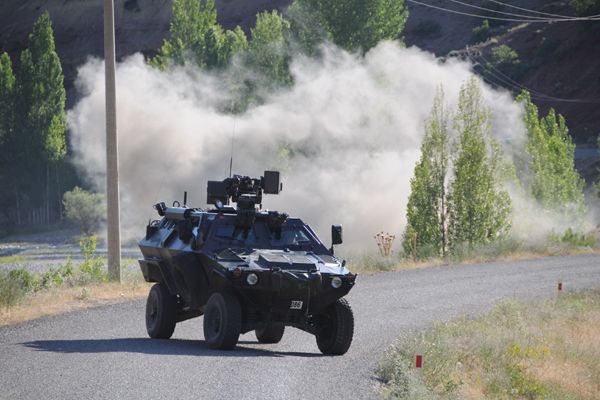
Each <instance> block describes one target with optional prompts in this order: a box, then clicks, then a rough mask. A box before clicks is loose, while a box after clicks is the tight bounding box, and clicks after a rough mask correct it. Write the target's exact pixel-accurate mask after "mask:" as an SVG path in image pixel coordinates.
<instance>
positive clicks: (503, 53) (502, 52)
mask: <svg viewBox="0 0 600 400" xmlns="http://www.w3.org/2000/svg"><path fill="white" fill-rule="evenodd" d="M492 62H493V63H494V65H496V66H501V65H515V64H518V63H519V62H520V61H519V54H518V53H517V52H516V51H515V50H513V49H511V48H510V47H509V46H507V45H505V44H502V45H500V46H497V47H494V48H493V49H492Z"/></svg>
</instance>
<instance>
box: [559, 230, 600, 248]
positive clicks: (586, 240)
mask: <svg viewBox="0 0 600 400" xmlns="http://www.w3.org/2000/svg"><path fill="white" fill-rule="evenodd" d="M550 241H552V242H554V243H565V244H568V245H569V246H573V247H593V246H594V245H595V244H596V238H595V237H594V235H586V234H585V233H580V232H576V231H574V230H573V229H571V228H568V229H567V230H566V231H565V233H564V234H563V235H562V236H559V235H557V234H552V235H550Z"/></svg>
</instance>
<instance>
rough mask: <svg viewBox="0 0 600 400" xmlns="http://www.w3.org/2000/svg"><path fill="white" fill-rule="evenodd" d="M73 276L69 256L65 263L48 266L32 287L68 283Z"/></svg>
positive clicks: (43, 287) (37, 288)
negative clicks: (52, 266)
mask: <svg viewBox="0 0 600 400" xmlns="http://www.w3.org/2000/svg"><path fill="white" fill-rule="evenodd" d="M74 276H75V269H74V268H73V265H72V264H71V257H69V258H68V259H67V264H66V265H63V266H60V267H58V268H50V269H49V270H48V271H46V272H43V273H42V274H41V275H40V276H39V278H38V280H37V281H36V284H35V287H34V289H35V290H36V291H37V290H42V289H48V288H51V287H55V286H61V285H63V284H65V283H70V282H72V280H73V277H74Z"/></svg>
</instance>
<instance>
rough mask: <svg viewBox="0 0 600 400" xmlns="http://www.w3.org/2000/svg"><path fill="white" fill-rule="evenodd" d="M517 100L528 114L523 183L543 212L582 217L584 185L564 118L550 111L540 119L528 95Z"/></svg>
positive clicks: (520, 96)
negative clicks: (527, 157)
mask: <svg viewBox="0 0 600 400" xmlns="http://www.w3.org/2000/svg"><path fill="white" fill-rule="evenodd" d="M517 99H518V100H519V101H520V102H521V103H522V104H523V107H524V111H525V113H524V120H525V125H526V127H527V153H528V155H529V159H528V165H527V167H528V168H526V169H524V170H523V172H522V173H521V177H520V178H521V181H522V182H524V183H525V186H526V187H529V188H530V192H531V194H532V195H533V197H534V198H535V199H536V200H537V201H538V202H539V203H540V204H541V205H542V206H543V207H544V208H546V209H549V210H563V211H569V212H571V211H572V212H574V213H575V214H582V213H583V212H584V211H585V204H584V192H583V190H584V181H583V179H582V178H581V176H580V175H579V173H578V172H577V170H576V169H575V144H574V143H573V140H572V139H571V136H570V135H569V129H568V128H567V125H566V122H565V119H564V117H563V116H562V115H560V114H559V115H558V116H557V115H556V112H555V111H554V110H553V109H550V111H549V112H548V115H547V116H546V117H543V118H539V114H538V108H537V107H536V105H535V104H533V102H532V101H531V96H530V95H529V93H528V92H526V91H523V92H522V93H521V94H520V95H519V97H517Z"/></svg>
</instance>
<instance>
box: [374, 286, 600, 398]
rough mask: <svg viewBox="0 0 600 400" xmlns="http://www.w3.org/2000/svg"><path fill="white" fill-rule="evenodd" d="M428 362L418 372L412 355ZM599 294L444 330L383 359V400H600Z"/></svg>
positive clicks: (409, 340) (511, 310)
mask: <svg viewBox="0 0 600 400" xmlns="http://www.w3.org/2000/svg"><path fill="white" fill-rule="evenodd" d="M417 352H421V353H422V354H423V355H424V360H425V362H424V367H423V369H422V372H421V373H418V372H417V371H416V370H415V369H414V368H413V363H414V355H415V354H416V353H417ZM599 360H600V290H596V291H589V292H582V293H578V294H577V293H571V294H562V295H560V296H559V297H558V298H556V299H554V300H551V301H546V302H537V303H530V304H519V303H513V302H506V303H503V304H500V305H499V306H498V307H496V309H494V310H493V311H492V312H491V313H490V314H488V315H486V316H483V317H480V318H477V319H474V320H468V319H461V320H458V321H453V322H449V323H444V324H439V325H438V326H436V327H435V328H433V329H431V330H429V331H427V332H425V333H422V334H421V335H418V336H412V337H406V338H402V339H400V340H399V341H398V343H397V344H396V345H394V346H393V347H392V348H391V349H390V350H389V351H388V353H387V354H386V356H385V358H384V359H383V360H382V362H381V364H380V367H379V369H378V375H379V376H380V377H381V378H382V380H383V381H384V382H385V384H384V385H383V386H382V388H381V394H382V395H383V397H386V398H399V399H404V398H406V399H409V398H418V399H454V398H459V399H484V398H486V399H557V400H558V399H561V400H562V399H581V400H598V399H600V364H599V363H598V361H599Z"/></svg>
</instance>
